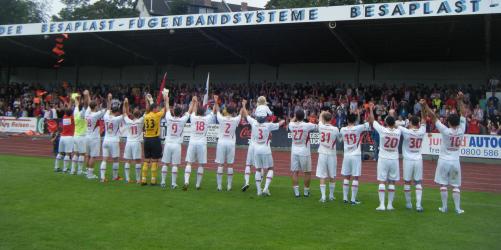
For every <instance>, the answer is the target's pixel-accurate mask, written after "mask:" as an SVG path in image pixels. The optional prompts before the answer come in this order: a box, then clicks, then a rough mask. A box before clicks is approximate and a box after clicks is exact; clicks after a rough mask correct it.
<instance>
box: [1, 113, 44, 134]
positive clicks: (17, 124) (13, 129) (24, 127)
mask: <svg viewBox="0 0 501 250" xmlns="http://www.w3.org/2000/svg"><path fill="white" fill-rule="evenodd" d="M38 127H39V126H38V119H37V118H32V117H20V118H16V117H7V116H0V132H6V133H25V132H28V131H34V132H39V130H38Z"/></svg>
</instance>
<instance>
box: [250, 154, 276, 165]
mask: <svg viewBox="0 0 501 250" xmlns="http://www.w3.org/2000/svg"><path fill="white" fill-rule="evenodd" d="M254 167H256V168H272V167H273V157H272V155H271V154H254Z"/></svg>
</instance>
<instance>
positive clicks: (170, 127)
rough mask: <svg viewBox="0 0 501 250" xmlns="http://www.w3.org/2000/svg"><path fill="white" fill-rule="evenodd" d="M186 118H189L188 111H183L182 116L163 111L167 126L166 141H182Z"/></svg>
mask: <svg viewBox="0 0 501 250" xmlns="http://www.w3.org/2000/svg"><path fill="white" fill-rule="evenodd" d="M188 118H190V115H189V114H188V113H185V114H184V115H183V116H182V117H174V116H172V114H171V113H170V111H167V112H166V113H165V121H166V126H167V137H165V142H166V143H183V130H184V125H185V124H186V122H187V121H188Z"/></svg>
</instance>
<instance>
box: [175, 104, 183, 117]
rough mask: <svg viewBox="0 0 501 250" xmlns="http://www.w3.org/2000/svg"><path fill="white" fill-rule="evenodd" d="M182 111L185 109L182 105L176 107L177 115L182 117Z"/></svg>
mask: <svg viewBox="0 0 501 250" xmlns="http://www.w3.org/2000/svg"><path fill="white" fill-rule="evenodd" d="M182 113H183V109H181V107H179V106H177V107H175V108H174V116H175V117H180V116H181V114H182Z"/></svg>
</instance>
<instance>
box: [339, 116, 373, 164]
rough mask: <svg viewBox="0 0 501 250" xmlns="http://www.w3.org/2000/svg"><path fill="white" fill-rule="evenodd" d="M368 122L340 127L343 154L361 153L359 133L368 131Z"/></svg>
mask: <svg viewBox="0 0 501 250" xmlns="http://www.w3.org/2000/svg"><path fill="white" fill-rule="evenodd" d="M369 129H370V126H369V123H368V122H366V123H364V124H361V125H356V126H346V127H343V128H341V132H340V133H341V136H342V137H343V144H344V155H345V156H353V155H362V150H361V139H362V138H361V134H362V133H363V132H365V131H369Z"/></svg>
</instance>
